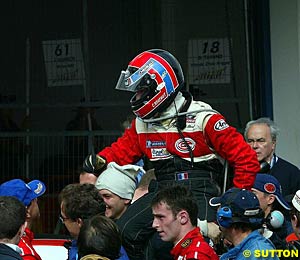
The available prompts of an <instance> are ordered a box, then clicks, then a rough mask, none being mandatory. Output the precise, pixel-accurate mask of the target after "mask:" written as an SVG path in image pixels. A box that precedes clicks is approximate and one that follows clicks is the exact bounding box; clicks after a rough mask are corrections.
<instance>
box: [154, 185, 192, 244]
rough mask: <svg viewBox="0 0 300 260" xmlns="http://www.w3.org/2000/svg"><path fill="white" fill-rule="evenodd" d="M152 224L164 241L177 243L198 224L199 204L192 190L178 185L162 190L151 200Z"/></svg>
mask: <svg viewBox="0 0 300 260" xmlns="http://www.w3.org/2000/svg"><path fill="white" fill-rule="evenodd" d="M151 207H152V213H153V216H154V220H153V224H152V226H153V227H154V228H155V229H156V230H157V232H158V233H159V235H160V237H161V239H162V240H163V241H171V242H173V243H177V242H178V241H179V240H180V239H182V238H183V237H184V236H185V234H186V233H188V232H189V231H191V230H192V229H193V228H194V227H196V226H197V215H198V206H197V202H196V200H195V198H194V197H193V194H192V193H191V191H189V190H188V189H187V188H186V187H185V186H182V185H176V186H170V187H166V188H164V189H162V190H160V191H159V192H158V193H157V194H156V195H155V196H154V198H153V200H152V202H151Z"/></svg>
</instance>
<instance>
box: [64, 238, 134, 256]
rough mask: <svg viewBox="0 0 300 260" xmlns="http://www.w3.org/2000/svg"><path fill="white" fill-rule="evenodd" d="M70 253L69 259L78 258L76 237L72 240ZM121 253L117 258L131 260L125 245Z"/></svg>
mask: <svg viewBox="0 0 300 260" xmlns="http://www.w3.org/2000/svg"><path fill="white" fill-rule="evenodd" d="M68 254H69V258H68V260H78V247H77V240H76V239H74V240H72V245H71V246H70V248H69V252H68ZM120 255H121V256H120V258H118V259H117V260H129V258H128V256H127V253H126V251H125V249H124V247H123V246H121V251H120Z"/></svg>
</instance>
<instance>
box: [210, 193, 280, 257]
mask: <svg viewBox="0 0 300 260" xmlns="http://www.w3.org/2000/svg"><path fill="white" fill-rule="evenodd" d="M209 204H210V205H211V206H219V209H218V211H217V222H218V224H219V226H220V229H221V231H222V233H223V235H224V238H226V239H227V240H228V241H229V242H230V243H232V246H233V247H232V248H231V249H229V250H228V252H226V253H224V254H223V255H222V256H221V257H220V259H221V260H225V259H236V260H238V259H245V258H246V259H253V260H254V259H255V260H257V259H262V257H261V253H262V252H266V253H265V254H264V257H263V258H264V259H279V258H278V257H277V255H276V253H275V254H272V253H271V252H273V251H271V250H274V249H275V248H274V245H273V244H272V242H271V241H269V240H268V239H266V238H264V237H263V236H262V235H261V234H260V233H259V231H258V230H257V229H259V228H260V227H261V226H262V222H263V216H264V213H263V211H262V209H261V208H260V205H259V200H258V199H257V197H256V195H255V194H254V193H252V192H251V191H249V190H245V189H239V188H231V189H229V190H227V191H226V192H225V193H224V194H223V195H222V196H221V197H215V198H212V199H211V200H210V201H209ZM262 250H264V251H262ZM269 250H270V251H269ZM260 257H261V258H260Z"/></svg>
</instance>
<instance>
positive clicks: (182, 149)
mask: <svg viewBox="0 0 300 260" xmlns="http://www.w3.org/2000/svg"><path fill="white" fill-rule="evenodd" d="M185 141H186V142H184V141H183V140H182V139H181V138H180V139H178V140H177V141H176V142H175V148H176V150H177V151H179V152H181V153H188V152H189V150H188V147H187V146H186V143H187V144H188V145H189V146H190V147H191V149H192V150H194V149H195V145H196V142H195V141H194V140H193V139H191V138H189V137H186V138H185Z"/></svg>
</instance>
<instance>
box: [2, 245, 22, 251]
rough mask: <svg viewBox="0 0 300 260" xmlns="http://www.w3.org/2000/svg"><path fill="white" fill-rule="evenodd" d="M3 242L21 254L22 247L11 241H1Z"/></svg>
mask: <svg viewBox="0 0 300 260" xmlns="http://www.w3.org/2000/svg"><path fill="white" fill-rule="evenodd" d="M3 244H5V245H7V246H9V247H10V248H11V249H13V250H15V251H16V252H18V253H19V254H22V249H21V248H20V247H18V246H17V245H15V244H11V243H3Z"/></svg>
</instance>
